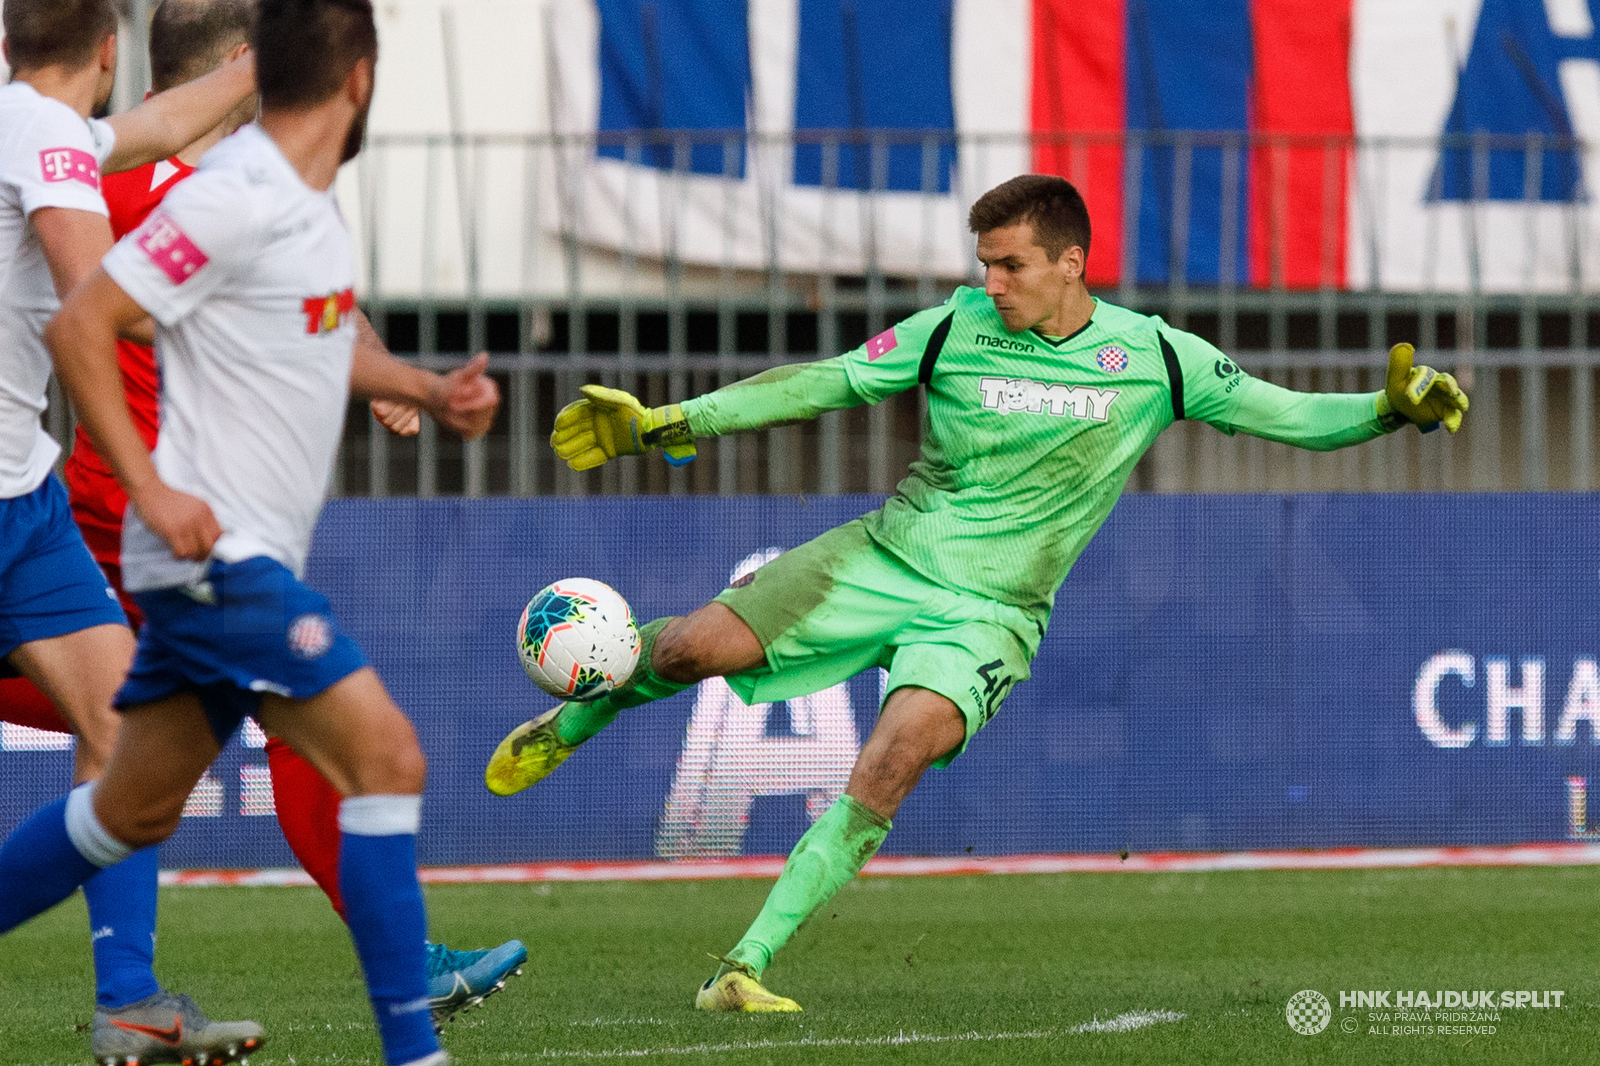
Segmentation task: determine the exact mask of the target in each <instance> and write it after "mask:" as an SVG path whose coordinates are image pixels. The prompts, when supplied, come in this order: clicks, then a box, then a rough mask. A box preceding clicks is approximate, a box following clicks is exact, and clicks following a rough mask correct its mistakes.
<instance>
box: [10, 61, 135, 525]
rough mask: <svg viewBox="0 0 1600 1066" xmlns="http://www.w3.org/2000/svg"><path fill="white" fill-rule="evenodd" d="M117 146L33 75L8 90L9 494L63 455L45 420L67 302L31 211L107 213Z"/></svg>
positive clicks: (18, 492) (106, 130)
mask: <svg viewBox="0 0 1600 1066" xmlns="http://www.w3.org/2000/svg"><path fill="white" fill-rule="evenodd" d="M115 143H116V136H115V134H113V133H112V131H111V127H110V126H108V125H107V124H106V123H104V122H100V121H98V120H95V119H88V120H85V119H84V118H83V117H82V116H81V115H79V114H78V113H77V112H76V111H74V110H73V109H72V108H70V107H68V106H67V105H66V104H64V103H62V102H61V101H60V100H54V99H51V98H50V97H48V96H40V95H39V94H38V93H37V92H36V91H34V88H33V86H31V85H29V84H27V83H26V82H20V81H17V82H12V83H11V84H10V85H7V86H5V87H4V88H0V499H11V498H13V497H17V496H25V495H27V494H28V493H30V492H32V491H33V490H34V489H36V488H38V487H39V484H40V483H41V482H42V481H44V479H45V475H47V474H48V473H50V466H51V464H53V463H54V462H55V461H56V456H58V455H60V454H61V448H60V446H59V445H57V444H56V442H55V441H54V440H52V439H51V438H50V435H49V434H48V433H46V432H45V431H44V426H43V425H42V424H41V423H40V421H39V416H40V415H41V414H42V413H43V412H44V409H45V388H46V386H47V385H48V384H49V382H50V353H49V352H48V351H46V350H45V346H44V327H45V324H46V323H47V322H49V321H50V319H51V317H52V316H53V315H54V314H55V313H56V312H57V311H58V310H60V307H61V304H60V302H59V301H58V300H57V299H56V289H55V284H54V282H53V281H52V280H51V278H50V265H49V263H47V262H46V261H45V257H44V246H43V245H42V244H41V243H40V242H39V234H38V232H37V231H36V230H35V229H34V228H33V226H31V225H30V224H29V222H28V217H29V216H30V215H32V214H33V213H34V212H35V211H37V210H39V209H40V208H41V207H65V208H70V209H72V210H77V211H92V212H93V213H95V214H97V215H104V214H105V213H106V203H105V200H104V199H102V198H101V196H100V164H102V163H104V162H105V160H106V157H107V156H108V155H110V154H111V148H112V146H113V145H114V144H115Z"/></svg>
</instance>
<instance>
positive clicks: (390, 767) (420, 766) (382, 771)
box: [356, 737, 428, 796]
mask: <svg viewBox="0 0 1600 1066" xmlns="http://www.w3.org/2000/svg"><path fill="white" fill-rule="evenodd" d="M406 739H407V741H408V743H402V744H396V745H394V746H393V747H391V748H390V749H389V750H387V751H384V752H382V753H380V754H375V755H374V756H372V757H371V758H369V759H368V760H366V762H365V765H363V766H362V767H361V768H360V771H359V773H358V774H357V775H356V794H357V795H395V796H411V795H416V794H418V793H420V792H421V791H422V788H423V786H424V785H425V784H426V783H427V780H428V758H427V756H426V755H424V754H422V748H421V747H419V746H418V745H417V742H416V739H415V738H414V737H408V738H406Z"/></svg>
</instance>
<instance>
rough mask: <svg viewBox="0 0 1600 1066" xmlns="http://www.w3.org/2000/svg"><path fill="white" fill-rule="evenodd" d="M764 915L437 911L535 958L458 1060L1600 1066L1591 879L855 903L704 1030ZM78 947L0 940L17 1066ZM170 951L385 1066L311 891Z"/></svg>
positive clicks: (482, 938) (714, 889) (63, 994)
mask: <svg viewBox="0 0 1600 1066" xmlns="http://www.w3.org/2000/svg"><path fill="white" fill-rule="evenodd" d="M767 887H768V883H767V882H764V881H763V882H752V881H722V882H699V883H666V884H622V883H611V884H555V885H531V884H530V885H479V886H451V887H438V888H434V889H432V890H430V892H429V908H430V914H431V916H432V920H433V926H434V934H435V936H437V937H439V938H441V939H444V940H445V941H447V942H448V943H450V944H451V945H452V946H455V947H478V946H484V945H488V944H491V943H495V942H498V941H500V940H502V939H504V938H506V937H511V936H517V937H521V938H522V939H523V940H525V941H526V942H527V943H528V946H529V949H530V951H531V953H532V958H531V959H530V963H529V966H528V967H527V970H526V973H525V974H524V976H522V977H520V978H514V979H513V980H512V982H511V984H510V985H509V986H508V988H507V990H506V991H505V992H504V993H502V994H501V995H499V996H498V997H496V998H495V999H493V1000H491V1001H490V1002H489V1003H488V1004H487V1005H486V1006H485V1007H484V1008H483V1009H482V1010H481V1011H478V1012H475V1013H472V1014H468V1015H465V1016H464V1017H462V1018H460V1019H458V1020H457V1021H456V1022H454V1023H452V1024H451V1025H450V1026H449V1027H448V1028H447V1029H446V1032H445V1042H446V1046H447V1047H448V1048H449V1049H450V1050H451V1051H452V1052H453V1053H454V1055H455V1056H456V1061H457V1062H458V1063H461V1064H463V1066H466V1064H475V1063H485V1064H489V1063H494V1064H501V1063H503V1064H509V1066H515V1064H518V1063H543V1062H585V1061H599V1062H605V1061H613V1060H616V1061H633V1060H645V1061H661V1062H707V1063H713V1064H717V1066H722V1064H726V1066H743V1064H756V1063H773V1064H785V1066H787V1064H801V1063H806V1064H809V1063H819V1062H826V1063H895V1064H900V1063H985V1064H987V1063H1054V1062H1063V1063H1065V1062H1070V1063H1228V1064H1235V1063H1262V1064H1273V1066H1278V1064H1282V1063H1324V1062H1326V1063H1335V1062H1359V1063H1371V1062H1380V1063H1477V1062H1498V1063H1541V1064H1542V1063H1567V1062H1572V1063H1579V1062H1585V1063H1588V1062H1595V1061H1600V977H1597V974H1596V964H1595V956H1596V948H1597V946H1600V907H1597V904H1600V869H1595V868H1565V869H1560V868H1557V869H1546V868H1519V869H1487V870H1485V869H1437V870H1383V871H1337V872H1322V871H1319V872H1252V873H1201V874H1072V875H1060V876H1008V877H935V878H924V879H901V878H893V879H891V878H879V879H865V880H862V881H858V882H856V883H854V884H853V885H851V886H849V887H847V888H846V889H845V891H843V892H841V893H840V895H839V897H838V898H837V899H836V900H835V901H834V903H833V904H832V905H831V906H829V907H828V908H827V909H826V910H825V911H824V912H823V913H821V914H820V915H818V916H817V917H816V918H814V919H813V921H812V923H811V924H810V925H809V926H808V927H807V928H805V929H802V930H801V932H800V934H799V935H798V936H797V937H796V938H795V940H794V941H793V942H792V943H791V944H790V946H789V948H788V949H787V950H786V951H785V952H783V953H782V954H781V955H780V956H779V959H778V962H777V964H776V965H775V966H774V967H773V969H772V970H771V971H770V972H769V974H768V978H769V983H770V985H771V986H772V987H773V988H774V989H775V990H777V991H780V992H782V993H784V994H786V995H791V996H794V997H795V998H796V999H798V1000H799V1001H800V1002H801V1003H802V1004H803V1005H804V1006H805V1008H806V1012H805V1013H804V1014H801V1015H798V1016H786V1017H785V1016H774V1017H724V1016H708V1015H704V1014H699V1013H697V1012H695V1011H694V1010H693V1009H692V1006H691V1004H692V1002H693V996H694V991H695V988H696V986H697V985H698V984H699V982H701V981H703V980H704V979H705V978H706V977H707V976H708V975H709V974H710V973H711V970H712V968H713V964H712V963H711V962H710V960H709V959H707V958H706V957H705V952H706V951H708V950H711V951H721V950H725V949H726V948H727V947H728V946H729V945H731V944H732V943H733V942H734V940H735V939H737V937H738V935H739V933H740V932H742V931H743V929H744V926H745V925H746V923H747V922H748V921H749V919H750V918H751V917H752V916H753V915H754V914H755V912H756V909H757V908H758V907H759V906H760V904H761V901H762V899H763V897H764V895H765V893H766V890H767ZM86 928H87V925H86V918H85V915H84V910H83V906H82V903H81V900H74V901H72V902H70V903H68V904H67V905H64V906H62V907H60V908H58V909H57V910H56V911H54V912H52V913H50V914H48V915H45V916H44V917H42V918H40V919H38V920H36V921H34V922H32V923H30V924H29V925H27V926H25V927H23V928H22V929H19V930H16V931H15V932H13V933H12V934H10V935H9V936H7V937H5V938H4V939H3V940H0V997H3V999H0V1002H3V1003H4V1007H3V1008H0V1063H3V1064H27V1066H60V1064H66V1063H84V1062H87V1061H88V1034H87V1032H86V1031H78V1029H77V1027H78V1026H82V1025H84V1024H85V1023H87V1022H88V1020H89V1018H90V1012H91V1010H92V1000H93V992H92V982H91V976H90V965H89V953H88V944H87V938H86V936H85V933H86ZM160 945H161V946H160V951H159V956H158V958H157V970H158V973H159V974H160V975H161V976H162V978H163V979H164V980H165V981H166V982H167V983H168V984H169V985H170V986H172V987H174V988H177V989H180V990H183V991H187V992H190V993H191V994H193V995H194V996H195V997H196V998H197V999H198V1000H199V1002H200V1004H201V1005H202V1007H204V1009H206V1010H207V1011H208V1012H210V1013H211V1014H213V1015H214V1016H219V1017H235V1018H236V1017H253V1018H256V1019H258V1020H260V1021H261V1022H262V1023H263V1024H264V1025H266V1027H267V1031H268V1037H269V1044H268V1046H267V1048H266V1049H265V1050H264V1051H263V1052H262V1053H261V1054H259V1055H257V1056H255V1057H254V1059H253V1062H254V1063H255V1066H276V1064H290V1063H294V1064H305V1066H312V1064H318V1066H320V1064H341V1066H343V1064H351V1066H353V1064H360V1063H374V1064H375V1063H378V1062H379V1059H378V1055H377V1039H376V1034H375V1033H374V1031H373V1026H372V1023H371V1020H370V1018H369V1016H368V1013H367V1006H366V1001H365V999H364V998H363V993H362V986H361V982H360V980H359V978H358V976H357V973H356V963H355V958H354V955H353V953H352V951H351V948H350V945H349V941H348V938H347V937H346V936H345V933H344V930H343V927H342V926H341V925H340V923H339V922H338V920H337V919H336V918H335V917H334V915H333V913H332V912H331V911H330V910H329V908H328V906H327V905H326V903H325V902H324V901H323V899H322V897H321V896H320V895H319V894H318V893H317V892H316V891H315V890H312V889H273V888H264V889H238V888H228V889H223V888H190V889H171V890H166V891H164V892H163V896H162V914H161V932H160ZM1301 989H1317V990H1319V991H1321V992H1322V993H1323V994H1325V995H1327V996H1328V997H1329V998H1330V999H1331V1000H1332V1001H1333V1007H1334V1013H1333V1019H1332V1024H1331V1025H1329V1026H1328V1028H1327V1029H1326V1030H1325V1031H1323V1032H1322V1033H1320V1034H1318V1035H1316V1036H1301V1035H1299V1034H1297V1033H1296V1032H1294V1031H1293V1030H1292V1029H1290V1028H1289V1026H1288V1024H1287V1022H1286V1020H1285V1017H1284V1008H1285V1004H1286V1002H1287V1001H1288V999H1289V997H1290V996H1291V995H1293V994H1294V993H1295V992H1298V991H1300V990H1301ZM1356 989H1388V990H1400V989H1411V990H1429V991H1430V992H1431V991H1432V990H1436V989H1468V990H1473V989H1496V990H1499V989H1511V990H1524V989H1526V990H1563V991H1565V993H1566V996H1565V998H1564V1000H1563V1007H1562V1009H1560V1010H1532V1009H1523V1010H1504V1011H1501V1012H1499V1018H1498V1020H1497V1021H1495V1022H1491V1023H1489V1024H1492V1025H1494V1027H1495V1029H1496V1032H1494V1033H1492V1034H1481V1035H1477V1036H1468V1035H1437V1034H1435V1035H1412V1036H1381V1035H1373V1034H1372V1033H1370V1032H1369V1028H1370V1026H1372V1025H1374V1024H1383V1023H1381V1022H1373V1021H1371V1020H1369V1018H1368V1017H1367V1015H1368V1012H1367V1011H1364V1010H1363V1011H1357V1010H1353V1009H1347V1010H1341V1009H1340V1008H1339V1000H1338V992H1339V991H1340V990H1356ZM1178 1015H1181V1016H1182V1017H1181V1018H1179V1017H1177V1016H1178ZM1347 1018H1350V1019H1355V1029H1356V1031H1355V1032H1353V1033H1352V1032H1347V1031H1345V1027H1346V1025H1347V1024H1348V1023H1346V1022H1345V1019H1347ZM1391 1024H1392V1022H1391Z"/></svg>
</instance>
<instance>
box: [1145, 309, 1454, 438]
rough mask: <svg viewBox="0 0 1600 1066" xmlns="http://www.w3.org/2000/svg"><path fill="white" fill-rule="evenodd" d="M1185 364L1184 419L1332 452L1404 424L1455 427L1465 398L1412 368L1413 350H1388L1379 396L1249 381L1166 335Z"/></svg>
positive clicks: (1188, 338) (1225, 361)
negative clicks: (1312, 389) (1297, 388)
mask: <svg viewBox="0 0 1600 1066" xmlns="http://www.w3.org/2000/svg"><path fill="white" fill-rule="evenodd" d="M1163 339H1164V340H1166V341H1167V343H1168V344H1169V345H1170V347H1171V348H1172V349H1174V350H1175V354H1176V355H1177V356H1178V361H1179V363H1180V364H1181V365H1182V366H1183V377H1184V399H1185V401H1186V403H1185V407H1186V411H1185V416H1186V417H1189V418H1194V419H1198V420H1199V421H1203V422H1207V423H1209V424H1210V425H1213V426H1215V427H1216V428H1218V429H1220V430H1222V431H1223V432H1224V433H1227V434H1229V435H1230V436H1231V435H1232V434H1234V433H1241V432H1242V433H1248V434H1250V435H1251V436H1254V437H1261V438H1264V439H1266V440H1272V441H1278V442H1280V443H1283V444H1292V445H1294V446H1295V447H1298V448H1306V449H1309V450H1312V451H1332V450H1334V449H1335V448H1345V447H1348V446H1350V445H1352V444H1361V443H1363V442H1365V441H1369V440H1372V439H1373V438H1374V437H1380V436H1382V435H1383V434H1385V433H1390V432H1393V431H1394V430H1396V429H1399V428H1400V427H1401V426H1404V425H1405V424H1406V423H1407V422H1410V423H1411V424H1413V425H1415V426H1417V427H1418V428H1419V429H1421V430H1422V431H1423V432H1424V433H1426V432H1428V431H1429V430H1432V429H1435V428H1437V427H1438V426H1440V425H1443V426H1444V427H1445V428H1446V429H1447V430H1449V431H1450V432H1451V433H1454V432H1456V431H1457V430H1458V429H1460V428H1461V420H1462V416H1463V415H1465V414H1466V411H1467V395H1466V393H1464V392H1462V391H1461V388H1460V387H1459V386H1458V385H1457V384H1456V381H1455V379H1454V378H1453V377H1451V376H1450V375H1449V374H1441V373H1439V372H1438V371H1436V370H1434V369H1433V368H1432V367H1427V366H1413V365H1412V356H1413V355H1414V354H1415V352H1414V350H1413V349H1412V347H1411V345H1409V344H1397V345H1395V346H1394V348H1393V349H1391V350H1390V352H1389V366H1388V371H1387V373H1386V375H1385V380H1384V387H1383V388H1382V389H1380V390H1379V391H1377V392H1356V393H1342V392H1295V391H1293V390H1291V389H1285V388H1282V387H1280V386H1277V385H1274V384H1272V383H1271V382H1268V381H1262V380H1260V379H1258V378H1252V377H1250V376H1249V375H1248V374H1246V373H1245V372H1244V371H1242V370H1240V369H1239V367H1238V364H1236V363H1234V362H1233V361H1232V360H1231V359H1229V358H1228V357H1227V356H1225V355H1223V354H1222V353H1221V352H1220V351H1218V350H1217V349H1216V348H1214V347H1212V346H1211V345H1210V344H1208V343H1207V342H1205V341H1203V340H1201V339H1200V338H1199V337H1196V336H1194V335H1193V334H1185V333H1182V332H1181V331H1177V330H1174V331H1171V332H1170V333H1165V334H1164V335H1163Z"/></svg>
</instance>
